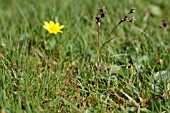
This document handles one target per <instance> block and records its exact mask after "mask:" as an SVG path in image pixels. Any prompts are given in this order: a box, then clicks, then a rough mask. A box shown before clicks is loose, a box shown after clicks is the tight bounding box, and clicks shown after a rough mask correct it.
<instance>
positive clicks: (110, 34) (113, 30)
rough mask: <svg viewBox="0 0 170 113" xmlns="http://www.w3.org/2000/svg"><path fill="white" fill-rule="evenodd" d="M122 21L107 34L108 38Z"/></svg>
mask: <svg viewBox="0 0 170 113" xmlns="http://www.w3.org/2000/svg"><path fill="white" fill-rule="evenodd" d="M121 23H122V21H120V22H119V23H118V24H117V25H116V26H115V27H114V28H113V29H112V31H111V32H110V33H109V35H108V36H107V38H106V40H108V39H109V37H110V36H111V34H112V33H113V31H114V30H115V29H116V28H117V27H118V26H119V25H120V24H121Z"/></svg>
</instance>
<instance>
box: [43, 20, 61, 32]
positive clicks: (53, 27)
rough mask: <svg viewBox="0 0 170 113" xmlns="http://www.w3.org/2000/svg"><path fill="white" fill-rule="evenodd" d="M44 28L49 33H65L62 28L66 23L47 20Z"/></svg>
mask: <svg viewBox="0 0 170 113" xmlns="http://www.w3.org/2000/svg"><path fill="white" fill-rule="evenodd" d="M43 28H44V29H46V30H47V31H48V32H49V33H54V34H57V33H63V32H62V31H61V29H63V28H64V25H61V26H60V24H59V23H54V22H53V21H50V22H47V21H45V22H44V25H43Z"/></svg>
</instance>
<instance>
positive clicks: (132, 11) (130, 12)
mask: <svg viewBox="0 0 170 113" xmlns="http://www.w3.org/2000/svg"><path fill="white" fill-rule="evenodd" d="M135 11H136V9H135V8H131V9H130V11H129V13H128V14H132V13H134V12H135Z"/></svg>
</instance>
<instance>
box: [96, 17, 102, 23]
mask: <svg viewBox="0 0 170 113" xmlns="http://www.w3.org/2000/svg"><path fill="white" fill-rule="evenodd" d="M95 21H96V23H97V24H98V23H100V22H101V17H99V16H96V17H95Z"/></svg>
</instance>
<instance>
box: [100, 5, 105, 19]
mask: <svg viewBox="0 0 170 113" xmlns="http://www.w3.org/2000/svg"><path fill="white" fill-rule="evenodd" d="M99 12H100V16H101V18H103V17H105V14H106V9H105V7H102V8H100V9H99Z"/></svg>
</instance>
